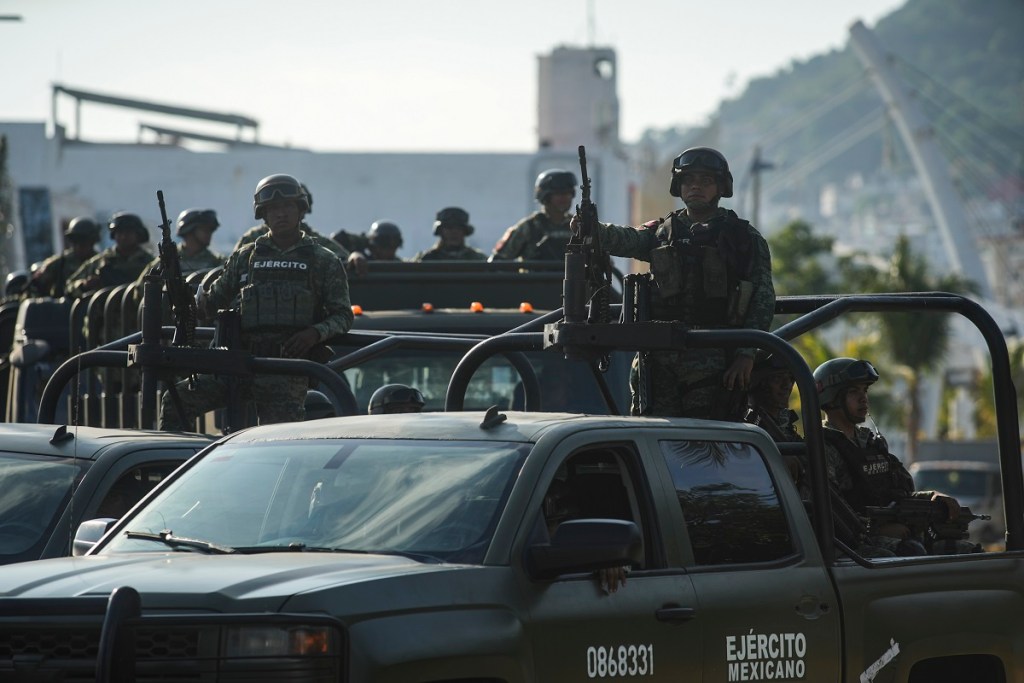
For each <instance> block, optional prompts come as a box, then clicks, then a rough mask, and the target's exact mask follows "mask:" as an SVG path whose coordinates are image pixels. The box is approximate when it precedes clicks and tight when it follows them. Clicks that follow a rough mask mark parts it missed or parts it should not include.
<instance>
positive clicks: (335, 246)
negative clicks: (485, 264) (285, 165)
mask: <svg viewBox="0 0 1024 683" xmlns="http://www.w3.org/2000/svg"><path fill="white" fill-rule="evenodd" d="M260 185H265V186H266V187H270V186H272V185H288V186H289V187H291V186H294V187H297V188H299V191H300V192H302V193H303V194H304V195H305V197H306V203H305V206H306V207H307V208H306V210H305V212H304V213H303V214H302V219H300V220H301V225H300V227H301V228H302V232H304V233H306V234H307V235H309V236H310V237H311V238H313V240H314V241H315V242H316V243H317V244H319V245H320V246H322V247H326V248H327V249H329V250H330V251H331V252H333V253H334V254H336V255H337V256H338V258H340V259H341V260H342V262H344V261H345V260H347V259H348V253H349V249H346V248H345V247H343V246H342V245H341V244H339V243H338V242H336V241H334V240H332V239H331V238H330V237H325V236H324V235H321V234H320V233H318V232H317V231H316V230H314V229H313V228H312V227H310V226H309V224H308V223H306V221H305V220H304V219H305V217H306V216H307V215H309V214H310V213H312V212H313V195H312V194H310V193H309V188H307V187H306V186H305V185H303V184H302V183H300V182H299V181H298V180H296V179H295V178H294V177H293V176H290V175H285V174H277V175H272V176H267V177H266V178H264V179H263V180H261V181H260ZM256 190H257V192H258V191H259V190H260V188H259V187H257V188H256ZM268 231H269V228H268V227H267V224H266V222H263V223H260V224H258V225H254V226H252V227H251V228H249V229H248V230H246V231H245V232H244V233H243V234H242V236H241V237H239V238H238V243H237V244H236V245H235V251H238V250H239V249H241V248H242V247H244V246H245V245H247V244H252V243H253V242H255V241H256V238H257V237H260V236H262V235H266V234H267V232H268Z"/></svg>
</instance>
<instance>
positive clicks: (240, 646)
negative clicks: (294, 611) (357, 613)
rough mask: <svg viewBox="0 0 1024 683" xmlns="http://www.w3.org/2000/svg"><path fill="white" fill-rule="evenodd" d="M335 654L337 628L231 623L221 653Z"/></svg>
mask: <svg viewBox="0 0 1024 683" xmlns="http://www.w3.org/2000/svg"><path fill="white" fill-rule="evenodd" d="M337 654H338V638H337V632H336V631H335V629H333V628H330V627H328V626H301V625H299V626H231V627H228V628H226V629H225V634H224V656H225V657H229V658H242V657H315V656H334V655H337Z"/></svg>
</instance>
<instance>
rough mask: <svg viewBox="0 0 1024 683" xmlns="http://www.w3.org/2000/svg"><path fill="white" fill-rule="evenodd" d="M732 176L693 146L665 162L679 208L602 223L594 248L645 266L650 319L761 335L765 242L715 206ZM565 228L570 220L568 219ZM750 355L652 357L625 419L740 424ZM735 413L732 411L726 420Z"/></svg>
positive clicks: (767, 306) (766, 306) (637, 379)
mask: <svg viewBox="0 0 1024 683" xmlns="http://www.w3.org/2000/svg"><path fill="white" fill-rule="evenodd" d="M732 185H733V182H732V173H730V172H729V164H728V162H726V160H725V157H723V156H722V155H721V154H720V153H719V152H717V151H715V150H713V149H710V148H708V147H695V148H692V149H688V150H686V151H684V152H683V153H682V154H680V155H679V156H677V157H676V158H675V160H674V162H673V164H672V181H671V184H670V186H669V192H670V193H671V194H672V196H674V197H680V198H682V200H683V202H684V203H685V205H686V208H685V209H681V210H678V211H674V212H672V213H671V214H669V215H668V216H667V217H665V218H659V219H657V220H653V221H650V222H649V223H645V224H644V225H642V226H640V227H639V228H632V227H623V226H616V225H606V224H601V225H600V226H599V228H598V229H599V231H600V238H601V245H602V246H603V247H604V248H605V249H606V250H607V251H608V252H609V253H610V254H614V255H616V256H626V257H632V258H635V259H638V260H640V261H647V262H649V263H650V264H651V272H652V274H653V276H654V280H653V284H652V286H651V313H652V317H653V318H654V319H656V320H673V321H679V322H682V323H685V324H687V325H691V326H694V327H696V328H704V329H715V328H754V329H758V330H767V329H768V326H769V324H770V323H771V321H772V316H773V315H774V313H775V287H774V285H773V284H772V264H771V256H770V255H769V252H768V244H767V242H765V240H764V238H763V237H761V234H760V233H759V232H758V231H757V230H755V229H754V227H753V226H752V225H750V223H748V222H747V221H745V220H743V219H741V218H739V217H738V216H737V215H736V214H735V213H734V212H733V211H731V210H728V209H725V208H721V207H719V206H718V202H719V199H721V198H723V197H731V196H732ZM571 228H572V229H573V231H576V230H578V220H577V219H576V217H575V216H574V217H573V220H572V222H571ZM754 352H755V351H754V349H749V348H740V349H684V350H680V351H658V352H652V353H649V354H647V356H646V359H645V360H644V361H643V362H642V363H641V357H640V356H637V359H636V360H634V362H633V369H634V372H633V374H632V376H631V378H630V385H631V389H632V394H633V405H632V411H633V413H634V414H652V415H665V416H672V415H675V416H683V417H703V418H708V417H711V418H716V419H737V420H738V419H742V417H743V414H744V412H745V408H742V407H740V408H738V409H737V407H736V406H735V404H736V401H735V400H734V399H735V398H736V396H738V395H741V394H739V393H737V392H744V391H746V390H747V388H748V385H749V383H750V374H751V371H752V369H753V366H754ZM734 413H737V414H734Z"/></svg>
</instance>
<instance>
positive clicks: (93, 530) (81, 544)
mask: <svg viewBox="0 0 1024 683" xmlns="http://www.w3.org/2000/svg"><path fill="white" fill-rule="evenodd" d="M116 521H117V520H116V519H114V518H112V517H103V518H102V519H90V520H87V521H85V522H82V523H81V524H79V525H78V530H77V531H75V540H74V543H72V544H71V554H72V555H74V556H75V557H81V556H82V555H85V554H86V553H87V552H89V551H90V550H92V547H93V546H94V545H96V543H97V542H98V541H99V540H100V539H101V538H103V534H105V533H107V531H109V530H110V527H112V526H113V525H114V522H116Z"/></svg>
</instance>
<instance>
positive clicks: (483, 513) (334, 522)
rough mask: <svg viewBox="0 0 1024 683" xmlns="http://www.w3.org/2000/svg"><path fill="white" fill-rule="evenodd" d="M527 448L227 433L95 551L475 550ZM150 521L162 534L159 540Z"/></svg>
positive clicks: (447, 556) (432, 555) (457, 555)
mask: <svg viewBox="0 0 1024 683" xmlns="http://www.w3.org/2000/svg"><path fill="white" fill-rule="evenodd" d="M528 448H529V446H527V445H524V444H517V443H500V442H453V441H418V440H382V439H359V440H355V439H353V440H338V439H324V440H312V439H310V440H295V441H277V442H267V443H245V444H237V445H234V444H231V443H230V442H229V443H227V444H225V445H223V446H220V447H218V448H216V449H215V450H213V451H211V452H210V453H208V454H207V455H206V457H204V458H203V459H202V460H201V461H200V462H198V463H196V465H195V466H193V467H192V468H191V469H189V470H188V471H187V472H185V473H184V474H183V475H182V476H181V477H180V478H178V479H177V480H175V481H174V483H173V484H172V485H171V486H169V487H168V488H167V489H166V490H165V491H164V492H163V493H162V494H161V495H160V496H159V497H157V498H156V499H155V500H153V501H152V502H150V504H149V505H147V506H146V507H145V509H144V510H142V511H141V513H140V514H139V515H137V516H136V517H134V518H132V519H130V520H129V521H128V524H127V526H126V527H125V528H124V531H122V533H119V534H118V535H117V537H116V538H115V539H114V540H113V541H112V542H111V543H109V544H108V545H106V546H105V547H104V548H103V550H102V551H101V552H104V553H107V552H129V551H131V552H134V551H153V552H163V551H166V550H167V549H168V547H173V549H175V550H182V551H186V552H195V551H196V550H197V549H201V548H200V545H201V544H196V543H194V541H202V542H204V543H208V544H214V545H216V546H219V547H218V548H217V550H218V551H224V550H230V549H235V550H238V551H239V552H277V551H282V550H295V551H302V550H338V551H350V552H372V553H397V554H407V555H412V556H416V557H418V558H425V559H431V560H443V561H449V562H466V563H474V562H480V561H481V560H482V559H483V554H484V552H485V551H486V549H487V543H488V542H489V541H490V537H491V533H492V532H493V529H494V527H495V525H496V524H497V520H498V517H499V515H500V512H501V510H502V509H503V508H504V505H505V500H506V498H507V497H508V494H509V491H510V490H511V487H512V483H513V482H514V480H515V477H516V475H517V474H518V471H519V467H520V465H521V463H522V461H523V458H524V457H525V455H526V452H527V450H528ZM125 531H127V532H128V533H127V534H126V533H124V532H125ZM162 532H170V533H171V534H172V536H171V538H170V540H169V541H168V539H167V537H166V534H165V535H164V537H162V538H161V537H160V534H161V533H162ZM145 535H149V536H148V537H147V536H145ZM153 535H156V538H154V537H153ZM175 539H187V542H186V543H180V542H178V541H176V540H175Z"/></svg>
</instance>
